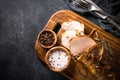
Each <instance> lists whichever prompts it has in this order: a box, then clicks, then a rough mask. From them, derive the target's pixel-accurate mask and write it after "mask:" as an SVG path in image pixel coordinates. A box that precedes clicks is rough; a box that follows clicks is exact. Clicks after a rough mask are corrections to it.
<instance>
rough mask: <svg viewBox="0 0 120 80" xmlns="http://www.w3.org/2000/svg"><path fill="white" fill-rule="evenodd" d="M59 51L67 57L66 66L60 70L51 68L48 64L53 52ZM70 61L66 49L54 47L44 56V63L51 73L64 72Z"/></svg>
mask: <svg viewBox="0 0 120 80" xmlns="http://www.w3.org/2000/svg"><path fill="white" fill-rule="evenodd" d="M59 50H61V51H63V52H64V53H65V54H66V55H67V56H68V61H67V64H65V65H64V67H62V68H54V67H53V66H51V64H50V62H49V58H50V56H51V55H52V54H53V52H55V51H59ZM70 60H71V55H70V52H69V51H68V50H67V49H66V48H64V47H61V46H56V47H53V48H51V49H50V50H49V51H48V52H47V54H46V56H45V62H46V64H47V65H48V66H49V68H50V69H51V70H52V71H55V72H61V71H63V70H65V69H66V68H67V67H68V66H69V64H70Z"/></svg>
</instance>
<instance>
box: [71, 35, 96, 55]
mask: <svg viewBox="0 0 120 80" xmlns="http://www.w3.org/2000/svg"><path fill="white" fill-rule="evenodd" d="M96 44H97V43H96V42H95V41H94V40H93V39H92V38H90V37H89V36H81V37H75V38H72V39H71V40H70V51H71V54H72V55H73V56H76V55H80V54H81V53H83V52H85V51H86V50H88V49H89V48H91V47H92V46H94V45H96Z"/></svg>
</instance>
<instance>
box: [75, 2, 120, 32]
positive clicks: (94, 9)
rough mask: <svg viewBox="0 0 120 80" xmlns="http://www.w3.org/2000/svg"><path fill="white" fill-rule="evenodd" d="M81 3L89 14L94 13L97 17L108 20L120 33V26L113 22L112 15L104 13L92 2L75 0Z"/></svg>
mask: <svg viewBox="0 0 120 80" xmlns="http://www.w3.org/2000/svg"><path fill="white" fill-rule="evenodd" d="M75 1H76V2H78V3H79V6H80V7H81V8H83V9H85V10H87V11H89V12H94V13H95V14H96V15H98V16H99V17H101V18H102V19H106V20H107V21H108V22H109V23H111V24H112V25H113V26H115V27H116V28H117V29H118V30H119V31H120V26H119V25H118V24H117V23H116V22H115V21H113V20H112V18H111V15H109V14H107V13H106V12H104V11H103V10H102V9H101V8H99V7H98V6H97V5H96V4H95V3H94V2H92V1H91V0H75Z"/></svg>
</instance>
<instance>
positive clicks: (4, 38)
mask: <svg viewBox="0 0 120 80" xmlns="http://www.w3.org/2000/svg"><path fill="white" fill-rule="evenodd" d="M61 9H69V8H68V6H67V5H66V3H65V1H64V0H0V80H68V79H67V78H65V77H64V76H62V75H60V74H59V73H55V72H53V71H50V70H49V69H48V67H47V66H46V65H45V64H44V63H43V62H42V61H41V60H40V59H39V58H38V57H37V55H36V52H35V50H34V45H35V41H36V38H37V35H38V33H39V32H40V31H41V30H42V29H43V27H44V26H45V24H46V23H47V21H48V20H49V18H50V17H51V15H52V14H53V13H55V12H56V11H58V10H61Z"/></svg>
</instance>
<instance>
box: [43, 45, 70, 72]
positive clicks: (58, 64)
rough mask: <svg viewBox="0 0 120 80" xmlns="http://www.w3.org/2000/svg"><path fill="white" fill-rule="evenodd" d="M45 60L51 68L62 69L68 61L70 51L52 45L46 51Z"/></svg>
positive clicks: (54, 69)
mask: <svg viewBox="0 0 120 80" xmlns="http://www.w3.org/2000/svg"><path fill="white" fill-rule="evenodd" d="M45 60H46V63H47V64H48V66H49V67H50V69H51V70H53V71H56V72H59V71H63V70H64V69H66V68H67V67H68V65H69V63H70V53H69V51H68V50H67V49H65V48H63V47H60V46H57V47H53V48H52V49H50V50H49V51H48V52H47V54H46V57H45Z"/></svg>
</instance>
